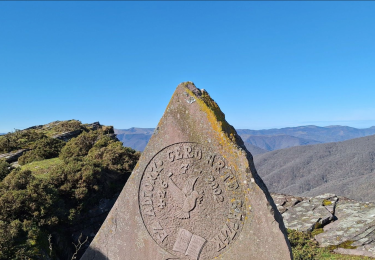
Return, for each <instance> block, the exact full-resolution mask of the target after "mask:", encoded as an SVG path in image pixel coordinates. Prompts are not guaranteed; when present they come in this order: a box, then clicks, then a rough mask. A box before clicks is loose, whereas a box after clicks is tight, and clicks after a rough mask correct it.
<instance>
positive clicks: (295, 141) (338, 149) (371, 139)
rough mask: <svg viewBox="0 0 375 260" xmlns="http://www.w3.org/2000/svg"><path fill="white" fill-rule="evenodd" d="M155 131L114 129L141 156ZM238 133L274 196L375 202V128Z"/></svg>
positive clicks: (243, 130)
mask: <svg viewBox="0 0 375 260" xmlns="http://www.w3.org/2000/svg"><path fill="white" fill-rule="evenodd" d="M153 131H154V129H153V128H130V129H124V130H121V129H115V133H116V134H117V137H118V138H119V139H120V140H121V141H122V142H123V144H124V145H125V146H130V147H132V148H134V149H136V150H139V151H143V149H144V148H145V147H146V145H147V142H148V140H149V139H150V137H151V135H152V133H153ZM237 133H238V134H239V135H240V136H241V138H242V139H243V140H244V142H245V146H246V147H247V149H248V150H249V151H250V152H251V153H252V154H253V156H254V162H255V166H256V169H257V171H258V173H259V174H260V176H261V177H262V179H263V181H264V182H265V183H266V185H267V187H268V189H269V190H270V191H271V192H276V193H284V194H291V195H296V196H316V195H319V194H323V193H327V192H331V193H335V194H336V195H339V196H345V197H349V198H353V199H356V200H359V201H375V192H373V187H375V135H374V134H375V127H370V128H367V129H357V128H353V127H347V126H328V127H318V126H300V127H288V128H282V129H269V130H248V129H238V130H237ZM371 135H372V136H371Z"/></svg>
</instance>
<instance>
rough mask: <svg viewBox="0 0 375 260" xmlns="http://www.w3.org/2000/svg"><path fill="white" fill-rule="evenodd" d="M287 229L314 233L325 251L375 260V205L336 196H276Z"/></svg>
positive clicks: (273, 195) (274, 195) (274, 196)
mask: <svg viewBox="0 0 375 260" xmlns="http://www.w3.org/2000/svg"><path fill="white" fill-rule="evenodd" d="M272 197H273V199H274V201H275V204H276V206H277V208H278V210H279V211H280V213H281V214H282V216H283V219H284V224H285V226H286V227H287V228H290V229H295V230H299V231H305V232H313V234H315V239H316V240H317V241H318V242H319V245H320V246H321V247H329V248H331V249H333V250H334V252H336V253H340V254H351V255H363V256H369V257H375V203H374V202H358V201H355V200H350V199H348V198H345V197H339V196H336V195H334V194H324V195H320V196H316V197H295V196H290V195H282V194H272Z"/></svg>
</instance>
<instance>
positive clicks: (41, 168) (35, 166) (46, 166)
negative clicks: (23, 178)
mask: <svg viewBox="0 0 375 260" xmlns="http://www.w3.org/2000/svg"><path fill="white" fill-rule="evenodd" d="M62 163H63V162H62V161H61V160H60V159H59V158H52V159H47V160H43V161H35V162H31V163H28V164H25V165H23V166H21V169H22V170H30V171H32V172H33V173H34V175H35V176H36V177H39V178H46V177H47V176H48V173H49V172H50V171H51V170H52V169H54V168H56V167H58V166H59V165H60V164H62Z"/></svg>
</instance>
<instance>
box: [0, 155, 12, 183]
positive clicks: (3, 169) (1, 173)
mask: <svg viewBox="0 0 375 260" xmlns="http://www.w3.org/2000/svg"><path fill="white" fill-rule="evenodd" d="M9 167H10V164H9V163H7V162H6V161H3V160H0V181H2V180H3V179H4V178H5V177H6V176H7V175H8V174H9V173H10V168H9Z"/></svg>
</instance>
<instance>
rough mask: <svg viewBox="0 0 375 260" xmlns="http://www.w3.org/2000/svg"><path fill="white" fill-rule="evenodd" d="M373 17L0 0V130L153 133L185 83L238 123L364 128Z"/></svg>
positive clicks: (351, 11) (269, 7) (353, 10)
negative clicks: (89, 127) (41, 127)
mask: <svg viewBox="0 0 375 260" xmlns="http://www.w3.org/2000/svg"><path fill="white" fill-rule="evenodd" d="M374 14H375V2H374V1H364V2H357V1H353V2H350V1H343V2H340V1H332V2H326V1H308V2H306V1H303V2H297V1H291V2H278V1H277V2H271V1H265V2H256V1H239V2H223V1H220V2H214V1H207V2H199V1H190V2H170V1H164V2H143V1H141V2H129V1H114V2H98V1H97V2H88V1H81V2H71V1H68V2H63V1H50V2H48V1H47V2H44V1H42V2H17V1H16V2H12V1H9V2H5V1H0V97H1V98H0V133H1V132H8V131H12V130H14V129H23V128H26V127H29V126H32V125H37V124H46V123H49V122H51V121H55V120H67V119H78V120H81V121H82V122H83V123H91V122H94V121H100V123H102V124H106V125H113V126H114V127H115V128H120V129H122V128H130V127H133V126H134V127H155V126H156V125H157V123H158V121H159V119H160V117H161V116H162V114H163V112H164V109H165V108H166V106H167V104H168V101H169V99H170V97H171V96H172V94H173V92H174V90H175V88H176V86H177V85H178V84H179V83H180V82H183V81H193V82H194V83H195V84H196V86H197V87H198V88H204V89H206V90H207V91H208V92H209V93H210V95H211V96H212V97H213V98H214V99H215V100H216V101H217V103H218V104H219V106H220V107H221V109H222V110H223V112H224V113H225V114H226V117H227V120H228V122H229V123H230V124H232V125H233V126H234V127H236V128H248V129H265V128H275V127H276V128H280V127H288V126H299V125H311V124H314V125H319V126H327V125H338V124H340V125H348V126H354V127H359V128H364V127H369V126H372V125H375V102H374V97H375V15H374Z"/></svg>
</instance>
